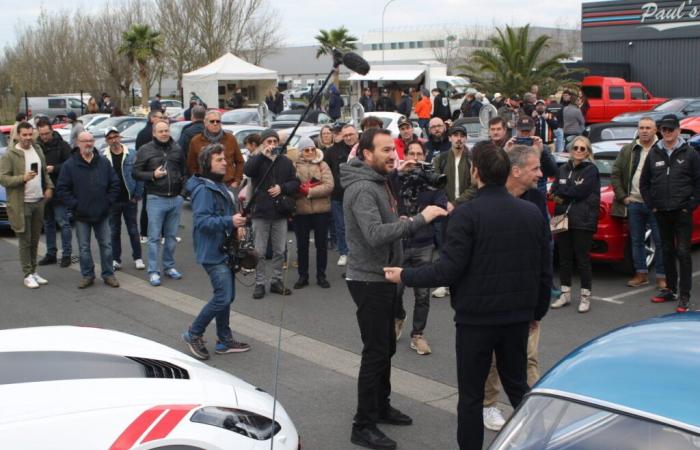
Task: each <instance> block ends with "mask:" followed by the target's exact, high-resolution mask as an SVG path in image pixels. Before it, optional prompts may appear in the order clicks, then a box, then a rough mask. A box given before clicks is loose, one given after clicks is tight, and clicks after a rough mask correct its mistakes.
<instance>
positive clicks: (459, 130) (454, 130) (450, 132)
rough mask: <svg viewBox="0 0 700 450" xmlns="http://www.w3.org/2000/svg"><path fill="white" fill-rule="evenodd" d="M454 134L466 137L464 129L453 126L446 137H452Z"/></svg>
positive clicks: (460, 126)
mask: <svg viewBox="0 0 700 450" xmlns="http://www.w3.org/2000/svg"><path fill="white" fill-rule="evenodd" d="M455 133H462V134H463V135H465V136H466V135H467V129H466V128H464V127H463V126H462V125H455V126H453V127H450V129H449V131H448V132H447V135H448V136H452V135H453V134H455Z"/></svg>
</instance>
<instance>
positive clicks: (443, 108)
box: [433, 94, 452, 120]
mask: <svg viewBox="0 0 700 450" xmlns="http://www.w3.org/2000/svg"><path fill="white" fill-rule="evenodd" d="M433 117H439V118H441V119H442V120H449V119H451V118H452V111H450V101H449V99H448V98H447V97H445V96H444V95H442V94H438V95H436V96H435V98H434V99H433Z"/></svg>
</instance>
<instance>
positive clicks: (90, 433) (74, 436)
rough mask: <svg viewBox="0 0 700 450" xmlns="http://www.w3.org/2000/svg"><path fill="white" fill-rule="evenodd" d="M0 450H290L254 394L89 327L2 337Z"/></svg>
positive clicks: (289, 429)
mask: <svg viewBox="0 0 700 450" xmlns="http://www.w3.org/2000/svg"><path fill="white" fill-rule="evenodd" d="M0 399H1V400H0V443H2V444H0V447H2V448H7V449H20V448H21V449H42V450H51V449H67V448H71V449H109V450H126V449H139V450H146V449H160V450H224V449H236V450H239V449H241V450H242V449H245V450H262V449H270V448H271V445H270V444H271V443H270V439H274V448H275V449H280V450H283V449H284V450H298V449H300V448H301V444H300V441H299V436H298V434H297V431H296V428H295V427H294V424H293V423H292V421H291V419H290V418H289V416H288V415H287V413H286V412H285V410H284V408H282V406H281V405H280V404H279V403H277V404H276V408H275V420H274V422H273V421H272V419H271V417H272V412H273V405H274V402H273V399H272V397H271V396H270V395H268V394H267V393H265V392H263V391H262V390H260V389H258V388H256V387H255V386H252V385H250V384H248V383H246V382H245V381H242V380H240V379H239V378H236V377H234V376H233V375H230V374H228V373H226V372H223V371H221V370H218V369H214V368H211V367H209V366H207V365H205V364H203V363H201V362H199V361H197V360H195V359H193V358H191V357H189V356H187V355H185V354H183V353H180V352H178V351H176V350H173V349H171V348H169V347H166V346H164V345H161V344H158V343H156V342H153V341H149V340H147V339H143V338H139V337H136V336H132V335H129V334H125V333H120V332H118V331H112V330H103V329H98V328H87V327H70V326H56V327H37V328H20V329H12V330H1V331H0Z"/></svg>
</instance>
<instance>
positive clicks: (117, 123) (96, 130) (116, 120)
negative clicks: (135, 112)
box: [90, 117, 146, 136]
mask: <svg viewBox="0 0 700 450" xmlns="http://www.w3.org/2000/svg"><path fill="white" fill-rule="evenodd" d="M136 121H139V122H144V123H146V120H145V119H143V120H139V119H138V118H136V117H110V118H109V119H106V120H103V121H102V122H100V123H99V124H97V125H95V126H94V127H92V128H90V132H91V133H92V134H93V135H95V136H99V135H102V134H104V132H105V130H106V129H107V128H109V127H115V128H116V129H117V130H119V132H120V133H121V132H122V131H124V130H125V129H126V128H127V127H129V126H131V125H133V124H134V122H136Z"/></svg>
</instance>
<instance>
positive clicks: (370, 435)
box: [350, 425, 396, 450]
mask: <svg viewBox="0 0 700 450" xmlns="http://www.w3.org/2000/svg"><path fill="white" fill-rule="evenodd" d="M350 442H352V443H353V444H355V445H359V446H361V447H367V448H372V449H377V450H394V449H395V448H396V441H394V440H392V439H390V438H389V437H387V435H386V434H384V433H382V430H380V429H379V428H377V427H376V426H375V425H369V426H365V427H358V426H356V425H353V426H352V434H351V435H350Z"/></svg>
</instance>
